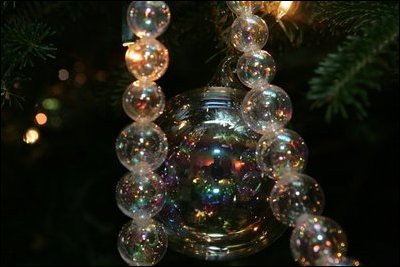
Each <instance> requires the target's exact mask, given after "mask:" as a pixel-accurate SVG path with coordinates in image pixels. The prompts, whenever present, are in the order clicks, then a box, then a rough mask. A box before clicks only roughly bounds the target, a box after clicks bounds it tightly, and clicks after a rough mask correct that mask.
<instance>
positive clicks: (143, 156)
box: [115, 1, 171, 266]
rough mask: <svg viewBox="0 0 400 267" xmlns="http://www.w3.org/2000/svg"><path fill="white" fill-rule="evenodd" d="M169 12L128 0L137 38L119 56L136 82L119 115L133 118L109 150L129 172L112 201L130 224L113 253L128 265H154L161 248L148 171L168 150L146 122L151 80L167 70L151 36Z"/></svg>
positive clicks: (161, 100) (154, 109)
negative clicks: (114, 153)
mask: <svg viewBox="0 0 400 267" xmlns="http://www.w3.org/2000/svg"><path fill="white" fill-rule="evenodd" d="M170 17H171V13H170V11H169V7H168V5H167V4H166V3H165V2H163V1H133V2H132V3H131V4H130V5H129V7H128V13H127V22H128V25H129V26H130V28H131V30H132V31H133V33H134V34H135V35H136V36H137V37H139V39H138V40H137V41H136V42H134V43H130V44H129V47H128V49H127V51H126V54H125V62H126V66H127V68H128V70H129V71H130V72H131V73H132V74H133V76H134V77H135V78H136V79H137V80H136V81H134V82H133V83H131V84H130V85H129V86H128V88H127V89H126V91H125V92H124V94H123V97H122V106H123V109H124V111H125V113H126V114H127V115H128V116H129V117H130V118H131V119H133V120H134V122H132V123H131V124H129V125H128V126H126V127H125V128H124V129H123V130H122V131H121V132H120V134H119V135H118V137H117V139H116V143H115V149H116V153H117V156H118V159H119V160H120V162H121V163H122V165H124V166H125V167H126V168H127V169H128V170H129V172H128V173H126V174H125V175H124V176H123V177H122V178H121V180H120V181H119V182H118V184H117V187H116V201H117V204H118V207H119V208H120V209H121V211H122V212H123V213H124V214H125V215H127V216H129V217H130V218H132V219H133V220H132V221H131V222H129V223H127V224H125V225H124V226H123V227H122V229H121V231H120V233H119V236H118V251H119V253H120V254H121V257H122V259H123V260H124V261H125V262H126V263H128V264H129V265H132V266H148V265H154V264H156V263H158V262H159V261H160V260H161V258H162V257H163V256H164V254H165V252H166V250H167V243H168V242H167V235H166V232H165V230H164V227H163V225H162V224H160V223H158V222H156V221H155V220H153V219H152V217H154V216H155V215H156V214H158V213H159V212H160V211H161V209H162V208H163V205H164V202H165V186H164V184H163V182H162V180H161V178H160V177H159V176H158V175H157V174H156V173H155V172H154V170H155V169H157V168H158V167H159V166H160V165H161V164H162V163H163V161H164V160H165V158H166V156H167V152H168V141H167V138H166V135H165V134H164V132H163V131H162V130H161V128H160V127H158V126H157V125H156V124H154V123H153V122H152V121H154V120H155V119H156V118H157V117H158V116H160V114H162V112H163V110H164V106H165V97H164V94H163V92H162V90H161V88H160V86H158V85H157V84H156V83H155V82H154V81H155V80H157V79H159V78H160V77H161V76H162V75H163V74H164V73H165V71H166V69H167V68H168V63H169V55H168V49H167V48H166V47H165V46H164V45H163V44H162V43H161V42H159V41H157V40H156V39H155V38H156V37H158V36H159V35H161V34H162V33H163V32H164V31H165V30H166V28H167V26H168V24H169V21H170Z"/></svg>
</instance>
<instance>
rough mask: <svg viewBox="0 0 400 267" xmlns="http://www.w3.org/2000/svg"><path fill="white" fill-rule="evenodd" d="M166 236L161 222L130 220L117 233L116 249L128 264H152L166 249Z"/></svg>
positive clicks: (156, 261) (157, 260) (160, 257)
mask: <svg viewBox="0 0 400 267" xmlns="http://www.w3.org/2000/svg"><path fill="white" fill-rule="evenodd" d="M167 246H168V237H167V234H166V233H165V230H164V227H163V226H162V224H160V223H158V222H156V221H154V220H149V221H147V222H146V224H138V223H137V222H135V221H130V222H128V223H127V224H125V225H124V226H123V227H122V229H121V231H120V232H119V235H118V251H119V253H120V255H121V258H122V259H123V260H124V261H125V262H126V263H127V264H129V265H130V266H152V265H155V264H156V263H158V262H159V261H160V260H161V259H162V258H163V256H164V254H165V252H166V251H167Z"/></svg>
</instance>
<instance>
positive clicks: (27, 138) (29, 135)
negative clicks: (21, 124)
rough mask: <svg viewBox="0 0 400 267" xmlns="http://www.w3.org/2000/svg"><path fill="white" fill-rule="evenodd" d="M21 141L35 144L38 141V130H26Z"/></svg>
mask: <svg viewBox="0 0 400 267" xmlns="http://www.w3.org/2000/svg"><path fill="white" fill-rule="evenodd" d="M22 140H24V142H25V143H27V144H34V143H36V142H37V141H38V140H39V130H37V129H35V128H30V129H28V130H27V131H26V133H25V135H24V137H23V138H22Z"/></svg>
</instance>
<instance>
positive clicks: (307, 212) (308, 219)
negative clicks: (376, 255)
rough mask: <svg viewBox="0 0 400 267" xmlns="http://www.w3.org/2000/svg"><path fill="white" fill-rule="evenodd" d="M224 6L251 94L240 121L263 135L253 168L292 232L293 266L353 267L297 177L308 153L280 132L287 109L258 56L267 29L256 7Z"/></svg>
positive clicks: (339, 235)
mask: <svg viewBox="0 0 400 267" xmlns="http://www.w3.org/2000/svg"><path fill="white" fill-rule="evenodd" d="M253 3H254V4H253ZM227 4H228V7H229V8H230V9H231V10H232V11H233V12H234V13H235V14H236V15H237V16H238V17H237V18H236V20H235V21H234V23H233V24H232V27H231V35H230V38H231V43H232V45H233V47H234V48H236V49H237V50H239V51H241V52H244V54H243V55H242V56H241V57H240V58H239V60H238V63H237V67H236V73H237V76H238V78H239V80H240V81H241V82H242V83H243V84H244V85H245V86H247V87H249V88H251V90H250V91H249V92H248V93H247V95H246V96H245V98H244V100H243V102H242V107H241V114H242V118H243V120H244V122H245V123H246V124H247V126H248V127H249V128H250V129H251V130H253V131H255V132H257V133H259V134H262V135H263V136H262V137H261V139H260V140H259V141H258V144H257V149H256V160H257V164H258V167H259V168H260V169H261V171H262V172H263V173H264V175H265V176H266V177H269V178H271V179H274V180H276V184H275V185H274V187H273V189H272V191H271V193H270V197H269V201H270V206H271V209H272V211H273V213H274V215H275V217H276V218H277V219H278V220H279V221H280V222H281V223H283V224H285V225H288V226H292V227H294V230H293V233H292V237H291V242H290V244H291V250H292V253H293V256H294V258H295V260H296V261H297V262H298V263H299V264H301V265H314V264H320V265H326V266H346V265H355V266H357V265H359V262H358V261H357V260H354V259H351V258H347V257H345V256H344V255H345V253H346V249H347V241H346V236H345V234H344V232H343V230H342V229H341V228H340V226H339V225H338V224H337V223H336V222H334V221H333V220H331V219H329V218H326V217H322V216H319V215H320V214H321V213H322V211H323V208H324V203H325V200H324V194H323V191H322V189H321V187H320V185H319V184H318V183H317V181H315V180H314V179H313V178H311V177H309V176H307V175H305V174H301V172H302V171H303V170H304V168H305V166H306V162H307V157H308V148H307V146H306V144H305V142H304V140H303V139H302V138H301V137H300V135H299V134H297V133H296V132H294V131H292V130H289V129H285V128H284V127H285V126H286V125H287V123H288V122H289V121H290V119H291V117H292V104H291V101H290V98H289V96H288V95H287V93H286V92H285V91H284V90H283V89H281V88H279V87H278V86H275V85H272V84H270V82H271V81H272V79H273V78H274V76H275V72H276V67H275V62H274V60H273V58H272V56H271V55H270V54H269V53H268V52H266V51H264V50H262V48H263V47H264V45H265V44H266V42H267V39H268V27H267V25H266V24H265V22H264V20H263V19H261V18H260V17H258V16H257V15H254V14H253V13H255V11H256V10H257V9H258V4H256V2H250V1H227Z"/></svg>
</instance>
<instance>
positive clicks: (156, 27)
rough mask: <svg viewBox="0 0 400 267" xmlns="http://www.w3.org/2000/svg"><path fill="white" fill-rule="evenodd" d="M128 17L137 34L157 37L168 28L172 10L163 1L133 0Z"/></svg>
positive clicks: (129, 23)
mask: <svg viewBox="0 0 400 267" xmlns="http://www.w3.org/2000/svg"><path fill="white" fill-rule="evenodd" d="M126 17H127V20H128V25H129V27H130V28H131V29H132V31H133V33H134V34H136V36H138V37H139V38H143V37H148V38H156V37H157V36H159V35H161V34H162V33H163V32H164V31H165V30H166V29H167V27H168V24H169V21H170V18H171V12H170V11H169V7H168V5H167V4H166V3H165V2H163V1H132V2H131V4H130V5H129V7H128V14H127V16H126Z"/></svg>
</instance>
